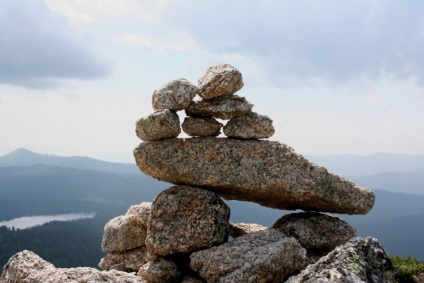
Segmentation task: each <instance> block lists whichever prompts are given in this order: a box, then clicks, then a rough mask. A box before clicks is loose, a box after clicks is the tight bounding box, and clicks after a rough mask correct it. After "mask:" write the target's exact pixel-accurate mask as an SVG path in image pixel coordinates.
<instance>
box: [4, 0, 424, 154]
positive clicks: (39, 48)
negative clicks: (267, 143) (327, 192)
mask: <svg viewBox="0 0 424 283" xmlns="http://www.w3.org/2000/svg"><path fill="white" fill-rule="evenodd" d="M422 11H424V1H420V0H405V1H396V0H362V1H357V0H346V1H337V0H332V1H330V0H322V1H315V0H298V1H290V0H251V1H242V0H234V1H222V0H213V1H212V0H204V1H195V0H172V1H171V0H156V1H154V0H151V1H148V0H144V1H142V0H120V1H107V0H90V1H85V0H44V1H43V0H20V1H15V0H2V1H0V156H2V155H5V154H7V153H9V152H11V151H13V150H15V149H17V148H20V147H24V148H27V149H29V150H32V151H36V152H38V153H48V154H56V155H63V156H74V155H78V156H91V157H96V158H99V159H103V160H109V161H119V162H133V157H132V150H133V148H134V147H136V146H137V145H138V144H139V143H140V142H141V141H140V140H139V139H138V138H137V137H136V135H135V122H136V120H137V119H139V118H141V117H144V116H147V115H149V114H151V113H153V108H152V104H151V100H152V94H153V91H154V90H155V89H158V88H159V87H161V86H162V85H163V84H165V83H167V82H169V81H171V80H173V79H177V78H186V79H188V80H189V81H190V82H192V83H193V84H197V80H198V78H199V77H200V76H201V75H202V74H203V73H204V72H205V70H206V69H207V68H208V67H210V66H213V65H217V64H219V63H228V64H231V65H233V66H234V67H236V68H237V69H238V70H239V71H240V72H241V73H242V75H243V80H244V87H243V88H242V89H241V90H240V91H238V92H237V95H239V96H242V97H246V99H247V100H248V101H249V102H251V103H252V104H254V107H253V111H255V112H257V113H259V114H262V115H267V116H268V117H270V118H271V119H272V120H273V122H274V127H275V131H276V132H275V134H274V136H273V137H271V138H270V140H275V141H280V142H282V143H285V144H288V145H289V146H291V147H293V148H294V150H295V151H296V152H297V153H300V154H303V155H308V154H309V155H334V154H358V155H369V154H373V153H379V152H386V153H399V154H424V17H422ZM179 114H180V117H181V119H184V113H182V112H181V113H179Z"/></svg>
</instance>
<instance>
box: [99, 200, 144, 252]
mask: <svg viewBox="0 0 424 283" xmlns="http://www.w3.org/2000/svg"><path fill="white" fill-rule="evenodd" d="M150 206H151V204H150V203H142V204H140V205H136V206H132V207H130V208H129V209H128V211H127V213H126V214H125V215H121V216H117V217H115V218H113V219H112V220H110V221H109V222H108V223H107V224H106V225H105V228H104V233H103V239H102V250H103V251H104V252H123V251H126V250H131V249H134V248H137V247H141V246H144V241H145V240H146V234H147V224H148V219H149V214H150Z"/></svg>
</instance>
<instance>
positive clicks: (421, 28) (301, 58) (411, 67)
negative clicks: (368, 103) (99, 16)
mask: <svg viewBox="0 0 424 283" xmlns="http://www.w3.org/2000/svg"><path fill="white" fill-rule="evenodd" d="M191 4H192V5H191V6H190V9H186V10H182V11H176V9H175V8H174V9H172V10H173V11H172V15H173V18H174V19H173V20H174V21H176V22H177V23H179V24H180V25H181V26H183V27H184V28H185V29H188V30H189V31H190V32H191V33H192V34H193V35H194V36H195V37H196V40H197V41H198V42H199V43H200V44H201V45H203V46H204V47H206V48H208V49H209V50H211V51H212V52H218V53H220V52H221V53H239V54H243V55H247V56H250V57H251V58H255V59H256V61H257V62H258V63H259V64H261V65H262V67H263V69H264V70H267V71H269V74H268V77H269V78H272V79H274V80H276V81H282V82H283V81H284V79H289V80H300V81H304V80H307V79H310V78H324V79H326V80H327V81H332V82H345V81H348V80H351V79H355V78H357V77H362V76H366V77H368V78H376V77H378V76H380V75H381V74H382V73H384V74H385V75H389V76H394V77H397V78H409V77H416V78H418V80H419V81H420V82H422V83H423V82H424V48H423V46H424V18H423V17H422V11H424V2H423V1H396V0H385V1H371V0H370V1H329V0H323V1H305V0H299V1H291V0H285V1H229V2H226V3H225V5H223V4H222V3H221V4H217V2H213V1H208V2H207V3H206V4H205V3H204V2H202V4H198V5H196V4H195V3H191ZM187 13H189V14H187Z"/></svg>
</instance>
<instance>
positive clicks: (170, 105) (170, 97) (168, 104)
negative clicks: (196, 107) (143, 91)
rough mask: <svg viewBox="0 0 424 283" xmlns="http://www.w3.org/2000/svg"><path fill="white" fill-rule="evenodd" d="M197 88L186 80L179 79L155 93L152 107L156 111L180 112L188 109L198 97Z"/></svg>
mask: <svg viewBox="0 0 424 283" xmlns="http://www.w3.org/2000/svg"><path fill="white" fill-rule="evenodd" d="M196 93H197V86H195V85H192V84H191V83H190V82H189V81H188V80H186V79H177V80H173V81H170V82H169V83H167V84H164V85H163V86H161V87H160V88H159V89H157V90H155V91H154V92H153V97H152V105H153V109H154V110H156V111H157V110H165V109H169V110H173V111H179V110H183V109H185V108H187V107H188V105H189V104H190V102H191V101H192V100H193V98H194V97H195V96H196Z"/></svg>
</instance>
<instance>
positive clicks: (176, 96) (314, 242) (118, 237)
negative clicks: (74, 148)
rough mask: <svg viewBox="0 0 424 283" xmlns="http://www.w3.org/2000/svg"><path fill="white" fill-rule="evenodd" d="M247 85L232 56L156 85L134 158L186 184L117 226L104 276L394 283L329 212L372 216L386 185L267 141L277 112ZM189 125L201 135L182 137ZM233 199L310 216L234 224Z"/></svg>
mask: <svg viewBox="0 0 424 283" xmlns="http://www.w3.org/2000/svg"><path fill="white" fill-rule="evenodd" d="M242 87H243V79H242V75H241V73H240V72H239V71H238V70H237V69H236V68H234V67H233V66H231V65H228V64H220V65H217V66H213V67H210V68H209V69H207V70H206V72H205V73H204V75H202V76H201V77H200V79H199V81H198V85H197V86H195V85H193V84H191V83H190V82H189V81H187V80H185V79H177V80H174V81H171V82H169V83H167V84H165V85H164V86H162V87H160V88H159V89H157V90H156V91H154V93H153V98H152V106H153V110H154V112H153V113H152V114H150V115H148V116H146V117H143V118H141V119H139V120H138V121H137V122H136V134H137V136H138V137H139V138H140V139H141V140H142V141H143V142H142V143H141V144H140V145H139V146H138V147H137V148H135V149H134V156H135V159H136V163H137V165H138V167H139V168H140V170H141V171H142V172H144V173H145V174H147V175H150V176H152V177H154V178H157V179H159V180H162V181H166V182H169V183H172V184H174V186H172V187H171V188H169V189H167V190H164V191H163V192H161V193H160V194H159V195H158V196H157V197H156V198H155V199H154V200H153V202H152V203H142V204H140V205H137V206H133V207H131V208H130V209H129V210H128V212H127V213H126V214H125V215H122V216H119V217H116V218H114V219H112V220H111V221H110V222H109V223H108V224H107V225H106V226H105V230H104V237H103V241H102V249H103V251H105V252H106V253H108V254H107V256H106V257H104V258H103V259H102V260H101V262H100V264H99V266H100V267H101V268H102V269H104V270H106V271H103V272H118V271H125V272H129V273H131V272H136V273H137V276H135V275H133V276H134V278H135V279H134V280H135V281H133V282H186V283H187V282H286V281H287V282H291V283H295V282H393V273H392V270H393V269H392V267H391V263H390V259H389V258H388V256H387V254H386V253H385V251H384V249H383V248H382V247H381V246H380V245H379V243H378V242H377V241H376V240H375V239H372V238H366V239H362V238H357V239H355V240H351V238H352V237H353V236H354V235H355V234H356V230H355V229H354V228H353V227H352V226H351V225H349V224H348V223H346V222H345V221H343V220H342V219H340V218H338V217H335V216H332V215H330V214H327V212H330V213H340V214H366V213H368V212H369V211H370V210H371V208H372V207H373V205H374V198H375V197H374V193H373V192H372V191H370V190H368V189H364V188H360V187H358V186H356V185H355V184H353V183H352V182H350V181H348V180H346V179H344V178H342V177H340V176H337V175H334V174H331V173H329V172H328V171H327V170H326V169H325V168H323V167H320V166H318V165H315V164H313V163H311V162H309V161H308V160H306V159H305V158H304V157H303V156H301V155H299V154H297V153H295V152H294V150H293V149H292V148H290V147H289V146H287V145H285V144H283V143H279V142H275V141H269V140H266V139H267V138H269V137H271V136H272V135H273V134H274V127H273V125H272V120H271V119H270V118H268V117H267V116H265V115H261V114H258V113H255V112H253V111H252V110H253V105H252V104H251V103H250V102H248V101H247V100H246V98H244V97H241V96H239V95H240V94H239V93H237V95H236V94H235V93H236V92H238V91H240V90H241V88H242ZM196 95H198V97H200V99H198V97H196ZM177 111H185V114H186V116H187V117H186V118H185V120H184V121H183V123H180V120H179V115H177V113H176V112H177ZM217 119H219V120H217ZM225 120H227V121H225ZM223 123H226V124H225V125H223ZM181 130H182V131H184V132H185V133H186V134H187V135H188V136H190V138H177V137H178V136H179V135H180V133H181ZM218 136H220V137H218ZM222 198H225V199H235V200H240V201H251V202H255V203H258V204H260V205H263V206H267V207H271V208H276V209H286V210H297V209H300V210H303V211H304V212H296V213H291V214H287V215H285V216H283V217H282V218H280V219H279V220H277V221H276V223H275V224H274V225H273V226H272V227H269V228H268V227H263V226H261V225H257V224H246V223H231V222H230V221H229V219H230V209H229V207H228V206H227V205H226V204H225V202H224V201H223V200H222ZM336 247H337V248H336ZM11 260H12V259H11ZM12 263H13V262H12ZM116 270H118V271H116ZM18 275H19V272H18V271H16V270H15V269H11V270H9V271H7V272H4V273H3V277H7V276H9V278H12V277H13V276H15V277H16V276H18ZM97 276H98V275H97ZM3 277H2V278H3ZM131 280H133V279H131ZM127 282H130V281H127ZM131 282H132V281H131Z"/></svg>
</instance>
